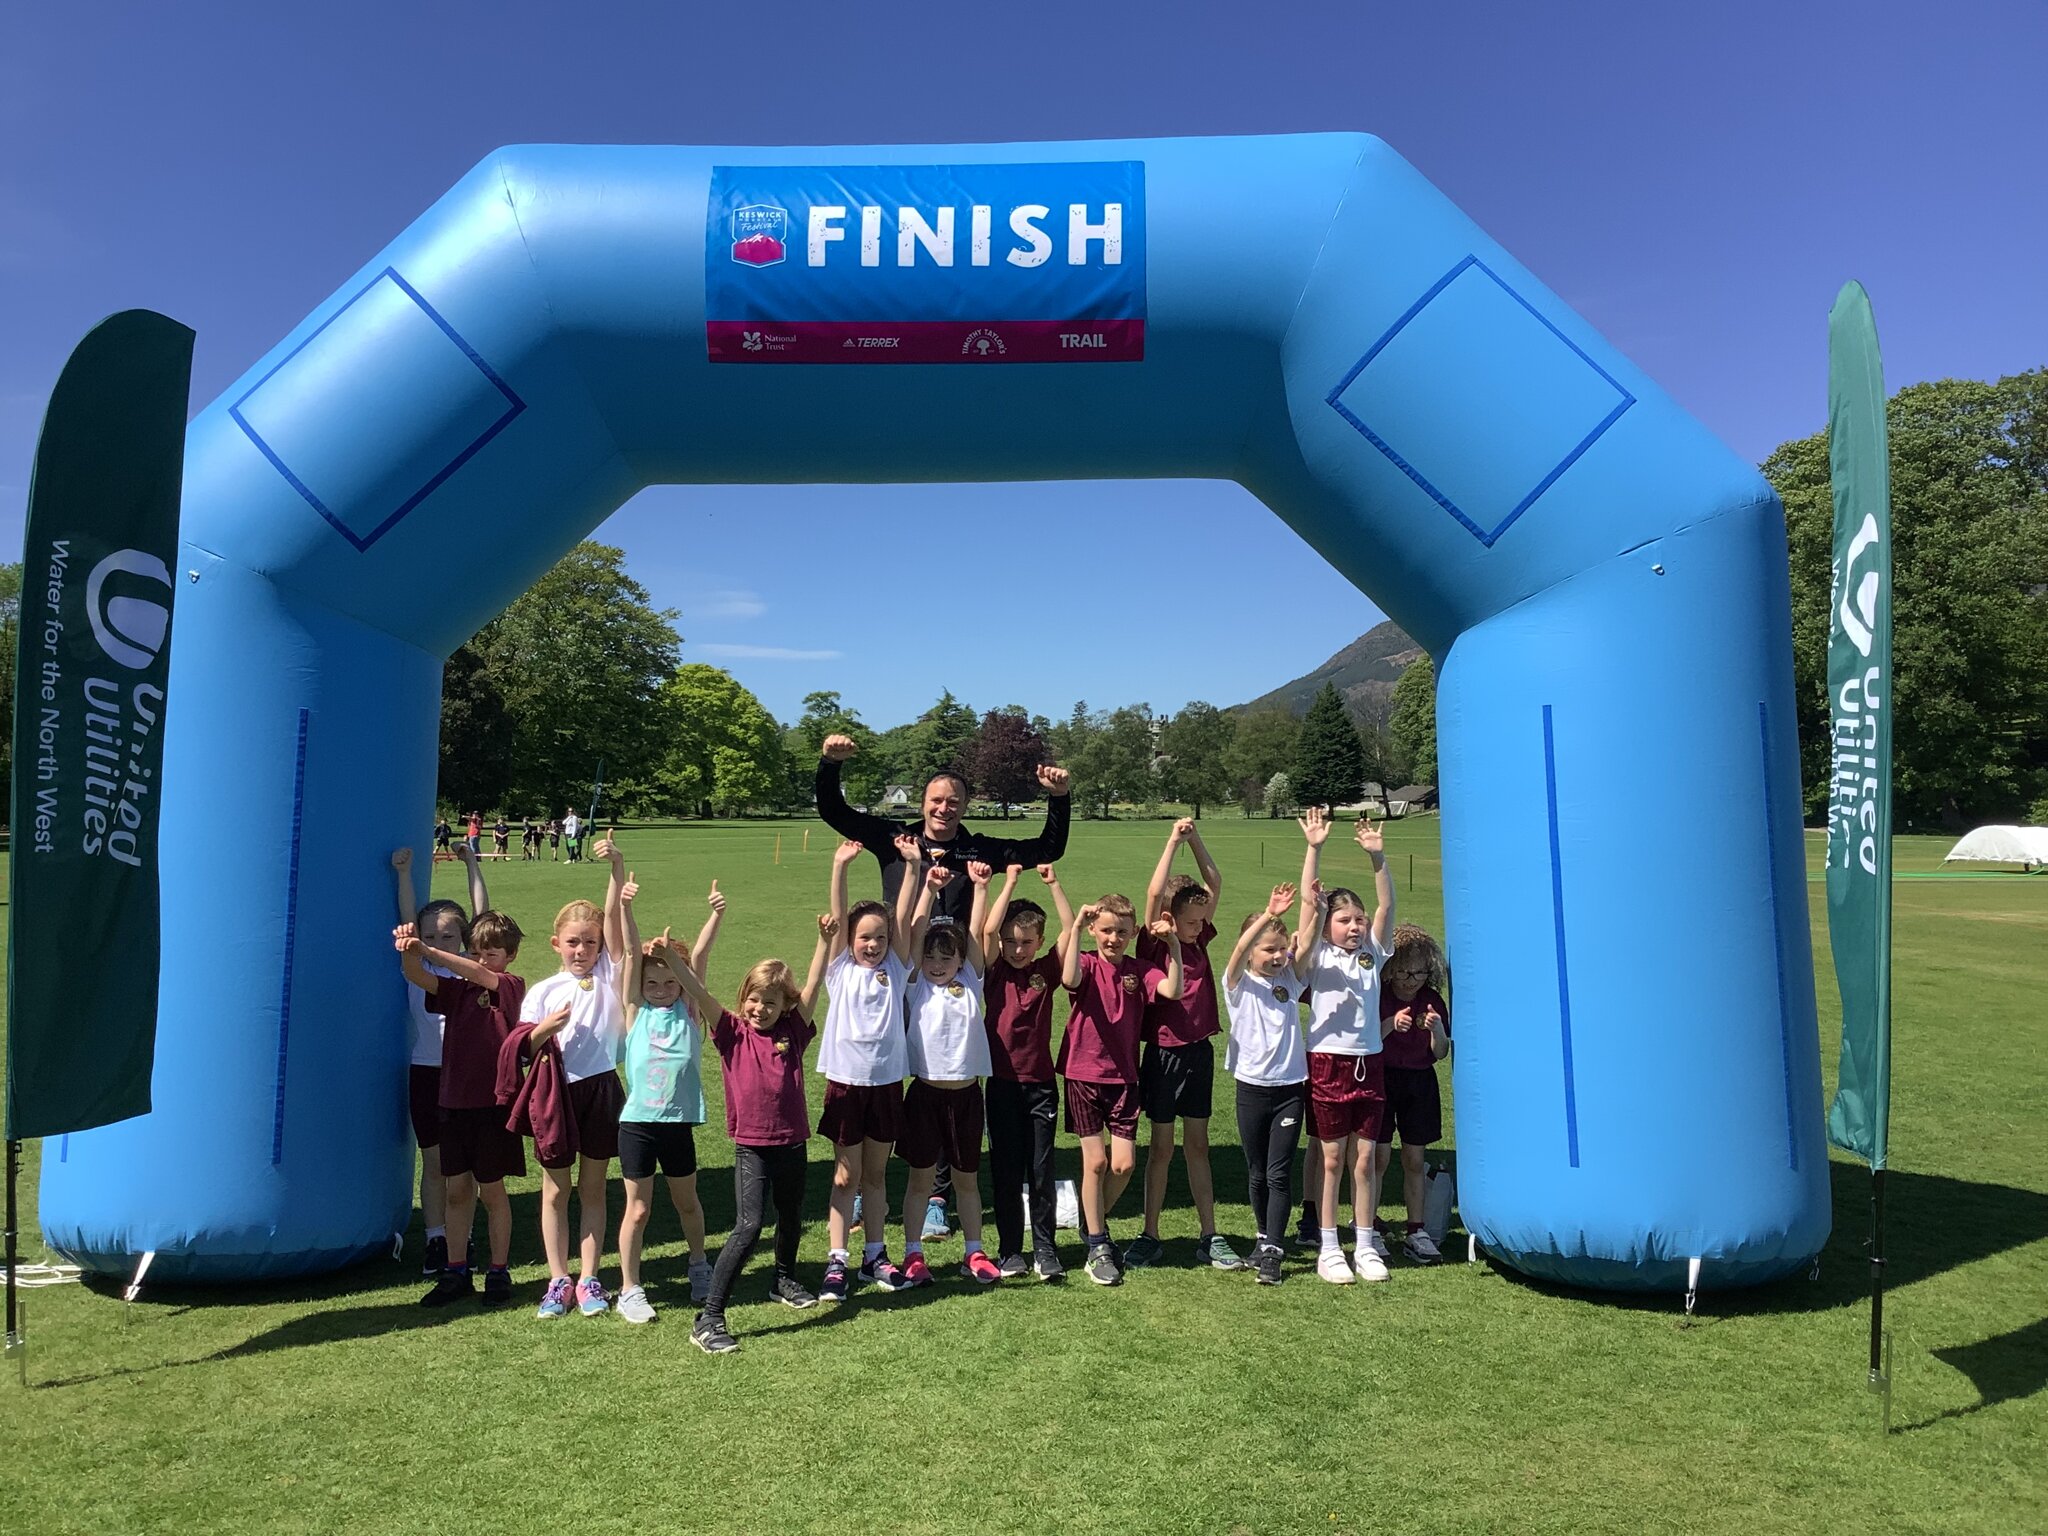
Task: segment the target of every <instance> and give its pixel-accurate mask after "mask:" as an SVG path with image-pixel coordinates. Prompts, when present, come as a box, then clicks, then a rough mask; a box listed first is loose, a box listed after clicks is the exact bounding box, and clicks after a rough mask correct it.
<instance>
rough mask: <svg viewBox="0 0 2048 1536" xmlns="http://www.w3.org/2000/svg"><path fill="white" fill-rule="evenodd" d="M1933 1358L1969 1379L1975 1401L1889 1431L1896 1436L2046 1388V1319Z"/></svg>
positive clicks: (2047, 1356)
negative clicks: (1973, 1388)
mask: <svg viewBox="0 0 2048 1536" xmlns="http://www.w3.org/2000/svg"><path fill="white" fill-rule="evenodd" d="M1932 1353H1933V1355H1934V1358H1935V1359H1937V1360H1940V1361H1942V1362H1943V1363H1944V1364H1947V1365H1952V1366H1954V1367H1955V1368H1956V1369H1957V1370H1959V1371H1961V1372H1962V1373H1963V1374H1964V1375H1965V1376H1967V1377H1969V1378H1970V1385H1972V1386H1973V1387H1975V1388H1976V1389H1977V1401H1976V1402H1974V1403H1971V1404H1970V1405H1969V1406H1968V1407H1965V1408H1944V1409H1942V1411H1941V1412H1939V1413H1937V1414H1935V1415H1934V1416H1933V1417H1932V1418H1926V1419H1921V1420H1920V1421H1919V1422H1918V1423H1914V1424H1898V1425H1894V1426H1893V1427H1892V1433H1893V1434H1895V1435H1899V1434H1905V1433H1907V1432H1908V1431H1910V1430H1915V1429H1928V1428H1931V1427H1932V1426H1933V1425H1936V1424H1940V1423H1942V1422H1943V1421H1945V1420H1948V1419H1960V1418H1966V1417H1968V1416H1969V1415H1970V1414H1973V1413H1978V1412H1981V1411H1982V1410H1984V1409H1986V1408H1995V1407H1996V1406H1997V1405H1998V1404H2000V1403H2010V1402H2016V1401H2018V1400H2019V1399H2021V1398H2025V1397H2032V1396H2033V1395H2034V1394H2035V1393H2036V1392H2039V1391H2040V1390H2042V1388H2044V1387H2048V1318H2036V1319H2035V1320H2034V1321H2033V1322H2031V1323H2028V1324H2027V1325H2026V1326H2025V1327H2024V1328H2015V1329H2013V1330H2012V1331H2011V1332H2010V1333H2001V1334H1999V1335H1998V1336H1997V1337H1995V1338H1989V1339H1980V1340H1978V1341H1977V1342H1976V1343H1975V1344H1958V1345H1953V1346H1951V1347H1950V1348H1948V1349H1937V1350H1934V1351H1933V1352H1932Z"/></svg>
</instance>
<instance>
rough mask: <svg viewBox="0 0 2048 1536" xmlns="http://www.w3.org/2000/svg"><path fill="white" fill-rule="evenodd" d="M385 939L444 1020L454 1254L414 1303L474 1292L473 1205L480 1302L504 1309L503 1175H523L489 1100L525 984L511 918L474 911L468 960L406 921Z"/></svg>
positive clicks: (508, 1282) (508, 1241)
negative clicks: (481, 1245)
mask: <svg viewBox="0 0 2048 1536" xmlns="http://www.w3.org/2000/svg"><path fill="white" fill-rule="evenodd" d="M392 938H393V940H394V941H395V942H396V944H397V947H398V953H399V957H400V960H399V963H400V966H401V968H402V969H403V970H404V972H405V979H406V980H407V981H409V982H411V983H412V984H413V985H414V986H415V987H417V988H419V989H420V990H421V991H422V993H423V994H424V995H425V997H426V1002H427V1008H428V1010H429V1011H430V1012H431V1013H433V1014H434V1015H435V1016H436V1017H437V1018H439V1019H440V1020H442V1021H443V1028H442V1036H441V1071H440V1106H441V1137H440V1149H439V1150H440V1159H441V1172H442V1176H443V1179H444V1180H445V1183H446V1186H447V1199H448V1234H447V1241H446V1242H445V1243H444V1245H443V1249H444V1251H449V1250H452V1252H450V1256H449V1259H448V1262H446V1263H445V1264H444V1265H443V1266H442V1269H441V1273H440V1274H439V1276H437V1277H436V1279H435V1281H434V1288H433V1289H432V1290H430V1291H428V1292H427V1294H426V1295H424V1296H422V1297H421V1298H420V1305H421V1306H423V1307H443V1306H446V1305H448V1303H450V1302H451V1301H460V1300H463V1299H465V1298H467V1297H470V1296H474V1295H475V1294H476V1284H475V1281H474V1280H473V1279H472V1278H471V1276H470V1263H469V1248H470V1242H469V1237H470V1232H471V1230H472V1224H473V1222H474V1221H475V1218H476V1208H477V1205H478V1204H479V1203H481V1204H482V1205H483V1208H484V1213H485V1215H486V1216H487V1217H489V1219H490V1250H489V1251H490V1266H489V1268H487V1269H486V1270H485V1271H484V1290H483V1302H484V1305H485V1306H487V1307H497V1306H503V1305H504V1304H505V1303H506V1302H508V1301H510V1300H511V1299H512V1273H511V1270H510V1268H509V1266H510V1264H511V1262H512V1202H511V1201H510V1200H509V1199H508V1198H506V1195H505V1180H506V1179H508V1178H522V1177H524V1176H525V1174H526V1156H525V1153H524V1151H523V1149H522V1148H521V1146H520V1141H519V1137H518V1136H516V1135H514V1134H513V1133H512V1132H511V1131H509V1130H507V1129H506V1128H505V1112H504V1111H503V1110H502V1109H500V1108H499V1107H498V1101H497V1097H496V1086H497V1072H498V1051H499V1048H500V1047H501V1046H503V1045H504V1043H505V1037H506V1036H507V1035H508V1034H510V1033H511V1032H512V1031H513V1030H514V1029H516V1028H518V1019H519V1007H520V1003H521V1002H522V1000H523V999H524V998H525V996H526V983H525V982H524V981H522V980H520V978H518V977H517V976H514V975H512V974H511V973H510V967H511V964H512V961H513V960H514V959H515V958H516V957H517V956H518V954H519V941H520V938H521V934H520V932H519V925H518V924H517V923H515V922H513V921H512V919H511V918H509V917H507V916H505V915H504V914H503V913H502V912H479V913H478V914H477V916H476V921H475V922H473V923H471V924H470V925H469V948H470V949H471V950H472V951H473V952H474V958H471V956H470V955H467V954H464V953H462V952H461V950H459V949H441V948H439V947H436V946H432V945H429V944H427V943H425V942H424V941H423V940H422V939H421V938H420V935H419V931H418V930H417V929H416V928H415V927H414V926H413V925H412V924H411V923H401V924H399V926H398V927H397V928H396V929H394V930H393V931H392Z"/></svg>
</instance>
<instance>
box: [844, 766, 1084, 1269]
mask: <svg viewBox="0 0 2048 1536" xmlns="http://www.w3.org/2000/svg"><path fill="white" fill-rule="evenodd" d="M858 750H859V748H858V744H857V743H856V742H855V741H854V739H853V738H852V737H851V736H827V737H826V738H825V740H824V742H823V743H822V744H821V745H820V747H819V753H820V755H819V759H818V777H817V784H816V790H817V800H818V815H819V817H820V818H821V819H823V821H824V823H825V825H826V826H828V827H830V828H831V829H832V830H833V831H834V832H837V833H838V834H839V835H840V836H841V837H850V838H852V839H853V840H854V841H855V842H857V843H859V844H860V845H861V846H862V847H864V848H866V849H867V851H868V852H869V853H872V854H873V855H874V856H875V863H876V864H877V865H878V866H880V869H881V873H882V900H883V902H884V903H886V904H888V905H889V906H894V904H895V901H896V892H897V887H898V884H899V882H900V881H901V880H902V878H903V865H902V856H901V855H900V854H899V853H898V852H897V851H896V840H897V839H898V838H899V837H901V836H903V835H904V834H905V833H908V834H910V835H911V836H912V837H913V838H914V839H915V841H916V845H917V849H918V856H919V857H920V858H921V859H922V860H923V861H924V862H925V863H926V864H937V865H940V866H942V867H944V868H946V869H949V870H951V871H952V872H953V874H954V876H955V877H956V878H955V879H954V880H952V881H951V882H949V883H948V884H947V886H946V888H945V890H944V891H942V892H941V893H940V895H939V898H938V901H939V904H938V906H937V908H936V909H935V911H934V916H935V917H938V918H943V919H946V920H947V921H949V922H955V923H958V922H964V921H965V920H966V918H967V908H968V905H969V901H970V898H969V894H968V889H967V887H968V881H967V879H966V870H967V861H968V860H970V859H974V860H978V861H980V862H981V863H983V864H986V865H988V866H989V867H990V868H991V869H1008V868H1009V867H1010V866H1011V865H1012V864H1016V865H1018V866H1020V867H1024V868H1030V867H1033V866H1036V865H1039V864H1051V863H1054V862H1056V861H1057V860H1058V859H1059V858H1060V857H1061V856H1062V855H1063V854H1065V853H1066V851H1067V825H1068V821H1069V818H1070V817H1071V815H1072V812H1073V802H1072V801H1071V800H1070V799H1069V798H1068V794H1067V789H1068V778H1067V770H1066V769H1064V768H1054V767H1052V766H1050V765H1049V764H1041V765H1040V766H1039V769H1038V783H1039V786H1040V788H1042V789H1043V790H1044V791H1045V793H1046V802H1045V827H1044V830H1042V831H1041V832H1040V833H1039V834H1038V836H1036V837H1027V838H1006V837H991V836H988V835H987V834H985V833H982V832H977V831H975V830H974V829H972V828H970V827H967V826H964V825H962V823H961V820H960V816H961V813H962V812H963V811H965V810H966V808H967V779H966V777H965V776H964V775H963V774H959V773H955V772H953V771H952V770H950V769H948V770H946V771H943V772H940V773H935V774H933V775H932V776H931V778H930V779H929V780H928V781H927V782H926V784H925V786H924V805H923V814H922V818H921V819H920V820H919V822H918V823H917V824H916V825H915V826H906V825H905V824H904V823H902V822H899V821H895V820H892V819H890V818H889V817H886V816H874V815H870V814H869V813H868V812H866V811H857V810H855V809H854V808H853V807H852V806H850V805H848V804H847V803H846V795H845V793H844V791H842V790H841V788H840V784H839V775H840V765H841V764H843V763H844V762H846V761H847V759H849V758H851V757H852V756H853V755H854V754H855V752H857V751H858ZM950 1175H951V1169H950V1168H949V1167H948V1166H947V1165H946V1163H945V1162H944V1160H943V1159H942V1160H941V1161H940V1163H939V1169H938V1174H937V1179H936V1182H935V1183H934V1185H933V1187H932V1199H931V1200H930V1201H929V1202H928V1203H927V1209H926V1211H925V1223H924V1235H925V1236H926V1237H927V1238H931V1239H938V1238H943V1237H945V1236H946V1235H947V1233H948V1232H949V1231H950V1228H949V1226H948V1225H947V1219H946V1202H947V1200H948V1199H949V1198H950V1197H951V1194H952V1179H951V1177H950Z"/></svg>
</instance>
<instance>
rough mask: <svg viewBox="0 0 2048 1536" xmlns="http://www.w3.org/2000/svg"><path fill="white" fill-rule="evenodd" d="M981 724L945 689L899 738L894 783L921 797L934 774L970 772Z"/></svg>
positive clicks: (970, 710)
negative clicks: (975, 739)
mask: <svg viewBox="0 0 2048 1536" xmlns="http://www.w3.org/2000/svg"><path fill="white" fill-rule="evenodd" d="M980 727H981V722H980V720H978V719H977V718H976V717H975V713H974V711H973V710H972V709H970V708H968V707H967V706H966V705H965V704H963V703H961V702H960V700H958V699H956V698H954V697H953V691H952V690H951V689H950V688H949V689H947V690H946V691H945V692H943V693H941V694H940V695H939V697H938V701H937V702H936V703H934V704H933V705H932V707H931V708H930V709H928V710H926V711H925V712H924V713H923V714H921V715H919V716H918V717H917V718H916V719H915V720H913V721H912V722H911V723H910V729H909V730H908V731H906V732H905V733H904V734H903V736H902V737H901V738H900V741H899V744H898V745H897V747H896V750H895V761H894V763H893V765H892V767H893V771H894V772H895V774H896V775H897V782H899V783H903V784H908V785H909V786H910V787H911V792H912V793H913V794H916V795H919V796H922V795H923V793H924V787H925V785H926V784H928V783H929V782H930V781H931V777H932V775H933V774H935V773H946V772H951V773H964V774H968V775H969V776H970V777H971V776H972V774H973V770H974V763H973V758H974V738H975V734H976V732H977V731H978V730H979V729H980Z"/></svg>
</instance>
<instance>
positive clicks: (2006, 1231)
mask: <svg viewBox="0 0 2048 1536" xmlns="http://www.w3.org/2000/svg"><path fill="white" fill-rule="evenodd" d="M1828 1173H1829V1177H1830V1184H1831V1190H1832V1195H1833V1200H1834V1212H1835V1222H1834V1230H1833V1231H1832V1232H1831V1233H1830V1234H1829V1236H1828V1241H1827V1246H1826V1247H1825V1248H1823V1249H1822V1250H1821V1254H1820V1274H1819V1277H1818V1278H1817V1279H1809V1278H1808V1277H1807V1275H1806V1273H1805V1272H1801V1273H1798V1274H1795V1275H1788V1276H1786V1277H1785V1278H1784V1279H1781V1280H1775V1281H1772V1282H1771V1283H1770V1284H1768V1285H1759V1286H1753V1287H1749V1288H1746V1289H1741V1290H1725V1291H1711V1292H1707V1291H1703V1292H1702V1293H1701V1295H1700V1302H1699V1306H1700V1316H1699V1317H1698V1319H1697V1321H1699V1322H1703V1323H1704V1322H1709V1321H1711V1320H1712V1319H1713V1318H1714V1317H1743V1316H1754V1315H1758V1314H1776V1313H1797V1312H1826V1311H1830V1310H1832V1309H1834V1308H1837V1307H1850V1306H1856V1305H1858V1304H1860V1303H1863V1302H1866V1301H1868V1300H1869V1297H1870V1215H1869V1212H1870V1171H1869V1170H1868V1169H1866V1168H1863V1167H1861V1166H1857V1165H1851V1164H1848V1163H1836V1162H1831V1163H1829V1164H1828ZM2044 1237H2048V1195H2044V1194H2041V1193H2038V1192H2037V1191H2034V1190H2030V1189H2014V1188H2012V1187H2011V1186H2010V1185H2005V1184H1977V1183H1972V1182H1971V1181H1969V1180H1967V1179H1951V1178H1945V1177H1943V1176H1942V1175H1940V1174H1931V1173H1908V1172H1906V1171H1904V1170H1903V1169H1898V1168H1893V1169H1890V1170H1888V1171H1887V1173H1886V1175H1885V1289H1886V1290H1887V1291H1894V1290H1897V1289H1899V1288H1900V1287H1902V1286H1907V1285H1911V1284H1913V1282H1915V1281H1916V1280H1926V1279H1928V1278H1930V1277H1932V1276H1934V1275H1939V1274H1945V1273H1946V1272H1948V1271H1949V1270H1952V1269H1961V1268H1963V1267H1964V1266H1965V1265H1968V1264H1974V1263H1976V1262H1977V1261H1978V1260H1979V1259H1987V1258H1990V1257H1991V1256H1992V1255H1994V1254H1999V1253H2005V1252H2007V1251H2009V1250H2011V1249H2014V1248H2023V1247H2025V1246H2026V1245H2027V1244H2029V1243H2032V1242H2038V1241H2039V1240H2040V1239H2042V1238H2044ZM1495 1272H1496V1273H1498V1274H1500V1275H1502V1276H1503V1277H1505V1278H1506V1279H1508V1280H1509V1281H1511V1282H1512V1283H1514V1284H1516V1285H1520V1286H1525V1287H1527V1288H1528V1289H1530V1290H1533V1291H1541V1292H1544V1293H1546V1294H1554V1295H1559V1296H1572V1297H1577V1298H1579V1299H1581V1300H1586V1301H1596V1302H1600V1303H1602V1304H1604V1305H1608V1306H1615V1307H1622V1308H1633V1309H1637V1310H1642V1311H1651V1312H1672V1311H1675V1310H1677V1308H1678V1305H1679V1303H1678V1298H1677V1297H1676V1296H1675V1295H1672V1294H1669V1293H1664V1294H1648V1295H1643V1294H1635V1293H1629V1292H1619V1291H1593V1290H1581V1289H1578V1288H1575V1287H1572V1286H1564V1285H1558V1284H1555V1283H1554V1282H1551V1281H1547V1280H1535V1279H1531V1278H1530V1277H1529V1276H1527V1275H1523V1274H1520V1273H1518V1272H1516V1271H1514V1270H1512V1269H1509V1268H1507V1267H1506V1266H1505V1265H1496V1266H1495ZM2022 1331H2023V1332H2024V1330H2022ZM1973 1347H1974V1346H1973ZM1964 1369H1967V1368H1966V1367H1965V1368H1964Z"/></svg>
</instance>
